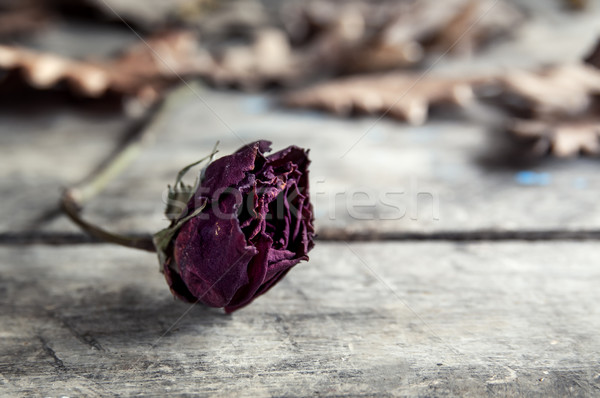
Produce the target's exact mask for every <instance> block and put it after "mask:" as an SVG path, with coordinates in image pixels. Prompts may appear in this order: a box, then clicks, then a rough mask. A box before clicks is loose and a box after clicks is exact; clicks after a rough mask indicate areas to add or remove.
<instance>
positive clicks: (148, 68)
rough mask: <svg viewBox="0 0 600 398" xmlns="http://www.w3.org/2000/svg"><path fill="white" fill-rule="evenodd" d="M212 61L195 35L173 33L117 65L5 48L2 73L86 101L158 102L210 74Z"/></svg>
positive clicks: (2, 49)
mask: <svg viewBox="0 0 600 398" xmlns="http://www.w3.org/2000/svg"><path fill="white" fill-rule="evenodd" d="M207 57H208V56H207V55H206V54H203V53H202V52H201V51H199V50H198V49H197V48H196V38H195V36H194V35H193V34H191V33H189V32H169V33H165V34H161V35H157V36H155V37H152V38H150V39H148V40H147V41H144V42H143V43H140V44H138V45H136V46H134V47H133V48H131V49H129V50H128V51H126V52H125V53H124V54H122V55H121V56H120V57H118V58H116V59H115V60H113V61H107V62H96V63H95V62H84V61H76V60H72V59H67V58H63V57H60V56H57V55H54V54H45V53H39V52H35V51H31V50H28V49H25V48H22V47H13V46H0V72H5V73H4V78H5V79H8V78H22V79H24V80H25V82H26V83H27V84H29V85H31V86H32V87H34V88H36V89H50V88H55V87H57V86H58V85H59V84H61V83H66V84H67V86H68V87H69V88H70V89H71V90H72V91H73V92H75V93H77V94H79V95H82V96H85V97H91V98H97V97H100V96H102V95H104V94H106V93H108V92H112V93H116V94H120V95H125V96H135V97H138V98H140V99H142V100H144V101H146V102H152V101H154V100H155V99H156V98H158V97H159V96H160V95H161V93H162V91H163V90H164V89H166V88H167V87H168V86H169V85H171V84H173V82H176V81H178V80H179V79H180V77H182V76H187V75H189V74H197V73H200V71H202V70H205V68H206V65H207V63H208V62H209V61H208V59H207Z"/></svg>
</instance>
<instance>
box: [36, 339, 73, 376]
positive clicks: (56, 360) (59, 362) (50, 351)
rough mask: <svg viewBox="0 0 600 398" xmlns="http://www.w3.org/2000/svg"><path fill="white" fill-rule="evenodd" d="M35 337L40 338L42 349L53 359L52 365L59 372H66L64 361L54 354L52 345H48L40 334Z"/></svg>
mask: <svg viewBox="0 0 600 398" xmlns="http://www.w3.org/2000/svg"><path fill="white" fill-rule="evenodd" d="M37 337H38V339H39V340H40V343H42V349H43V350H44V352H45V353H46V354H47V355H48V356H49V357H50V358H52V360H53V361H54V367H55V368H56V369H57V370H59V371H61V372H66V371H67V367H66V366H65V364H64V362H63V361H62V360H61V359H60V358H59V357H58V355H56V352H55V351H54V350H53V349H52V347H50V346H49V345H48V342H47V341H46V339H44V338H43V337H42V336H37Z"/></svg>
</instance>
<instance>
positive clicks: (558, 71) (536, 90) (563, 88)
mask: <svg viewBox="0 0 600 398" xmlns="http://www.w3.org/2000/svg"><path fill="white" fill-rule="evenodd" d="M499 83H500V85H501V87H502V91H503V93H502V94H501V97H503V100H504V101H505V102H507V103H509V104H510V103H511V102H513V103H515V102H516V105H517V107H518V108H524V109H529V110H530V111H531V113H532V115H533V116H535V117H544V116H560V115H565V116H571V115H577V114H581V113H583V112H585V111H586V110H587V109H588V108H589V107H590V105H591V103H592V101H593V97H594V96H595V95H598V94H600V70H598V69H597V68H594V67H593V66H591V65H586V64H583V63H581V64H571V65H560V66H554V67H551V68H547V69H545V70H542V71H540V72H527V71H515V72H511V73H508V74H506V75H505V76H503V77H501V78H499Z"/></svg>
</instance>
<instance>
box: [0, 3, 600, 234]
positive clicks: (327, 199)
mask: <svg viewBox="0 0 600 398" xmlns="http://www.w3.org/2000/svg"><path fill="white" fill-rule="evenodd" d="M126 3H127V4H129V6H131V7H134V4H135V1H134V2H126ZM130 3H131V4H130ZM521 3H523V4H522V5H523V6H525V7H528V8H530V9H532V11H531V12H532V20H533V22H530V23H528V24H527V25H526V26H525V27H524V28H523V29H521V30H518V31H516V32H515V37H514V38H513V39H512V40H508V41H506V42H504V43H501V44H499V45H498V46H496V47H492V48H490V49H489V50H486V51H485V52H484V53H483V55H479V56H477V57H476V58H474V59H470V60H463V61H459V60H452V59H451V58H450V59H445V60H443V61H442V62H439V63H438V64H436V65H435V68H434V72H435V73H455V72H457V71H461V73H463V74H464V73H467V72H469V73H475V72H479V73H483V72H486V73H494V72H497V71H498V70H499V69H506V68H510V67H524V66H525V67H531V66H533V65H540V64H543V63H547V62H551V61H554V62H558V61H569V60H575V59H578V58H581V56H582V55H583V54H585V52H586V51H588V49H589V48H590V46H591V45H592V44H593V42H594V40H595V39H596V38H597V37H598V36H599V35H600V26H598V25H597V23H596V21H597V18H598V16H599V15H600V3H597V2H591V3H592V4H591V8H590V9H589V10H588V11H587V12H586V13H580V14H573V15H571V16H566V14H564V13H559V12H558V11H557V8H556V7H555V6H556V5H555V6H552V7H550V6H548V4H547V2H545V1H544V2H521ZM559 28H560V29H559ZM82 30H83V28H82V27H81V26H75V27H73V26H70V27H65V28H63V29H62V30H60V29H59V30H58V31H57V32H50V33H48V32H43V33H41V34H40V35H38V36H37V37H34V38H33V39H30V42H31V43H33V44H34V45H35V46H36V47H38V48H48V49H52V50H53V51H62V52H64V53H67V54H69V55H73V56H79V57H84V56H85V50H86V48H88V47H85V46H82V45H81V43H82V42H85V43H87V44H89V48H88V51H90V52H92V51H94V50H95V51H97V52H98V53H107V52H110V51H109V50H114V49H116V48H118V47H119V45H124V43H127V42H128V41H130V40H131V35H127V34H125V33H123V32H119V33H113V34H112V35H110V34H107V33H105V34H104V37H106V40H105V41H104V42H103V41H98V40H94V41H89V40H88V39H87V38H86V37H87V36H83V37H84V40H78V39H77V38H78V37H80V36H81V31H82ZM61 32H62V33H61ZM69 32H70V33H69ZM88 36H89V37H95V36H93V35H88ZM65 42H74V43H79V44H78V45H65V44H62V45H61V43H65ZM88 42H89V43H88ZM550 42H551V43H552V46H548V45H547V44H548V43H550ZM61 49H62V50H61ZM195 87H196V88H195V89H193V90H190V89H188V88H187V87H185V86H184V88H183V90H182V91H181V92H180V93H179V94H178V95H177V96H178V98H176V99H175V101H174V102H175V103H176V104H177V106H176V107H175V108H174V109H172V110H171V111H170V112H169V114H168V115H166V117H165V119H164V120H161V121H160V123H158V124H157V125H155V126H154V127H155V129H156V130H157V139H156V142H155V144H154V145H153V146H151V147H149V148H148V150H147V151H146V153H145V155H144V156H143V157H142V158H141V159H139V161H138V162H136V163H135V164H134V165H133V166H132V167H131V169H129V170H128V171H127V173H125V175H124V176H123V178H121V179H120V180H118V181H116V182H115V183H114V184H112V185H111V186H110V187H109V189H108V190H107V191H106V193H105V194H104V195H103V196H102V197H101V198H99V199H98V200H97V201H96V202H94V203H92V204H91V205H90V206H89V207H88V209H87V212H88V214H89V215H90V217H91V218H92V219H94V220H96V221H98V222H106V223H108V224H111V225H113V226H115V227H118V228H121V229H122V230H129V231H133V232H147V231H155V230H157V229H159V228H162V227H163V226H164V225H165V221H164V217H163V216H162V209H163V206H164V205H163V203H162V202H163V201H162V194H163V193H164V190H165V188H166V185H167V184H168V183H171V182H172V179H173V177H174V175H175V174H176V172H177V170H178V169H179V168H181V167H182V166H183V165H185V164H187V163H189V162H192V161H194V160H196V159H198V158H199V157H202V156H204V155H205V154H206V153H207V152H208V151H209V150H210V148H212V146H213V145H214V143H215V141H217V140H220V141H221V149H222V153H228V152H230V151H232V150H235V149H237V148H238V147H239V146H240V145H242V144H243V143H247V142H251V141H253V140H256V139H260V138H264V139H270V140H272V141H273V142H274V147H275V149H279V148H283V147H285V146H287V145H289V144H296V145H299V146H304V147H309V148H311V157H312V159H313V165H312V186H313V191H314V192H315V195H314V201H315V204H316V209H317V212H316V216H317V219H318V228H321V229H323V228H339V229H342V230H345V231H379V232H407V231H410V232H419V233H421V232H423V233H435V232H439V231H442V232H448V231H450V232H452V231H465V230H467V231H477V230H499V231H506V230H508V231H516V230H522V229H528V230H542V231H543V230H561V229H568V230H581V229H596V230H597V229H599V228H600V213H599V212H597V211H596V209H597V205H596V203H597V200H596V197H597V196H596V194H595V193H596V190H597V189H598V186H599V185H600V176H599V175H598V173H597V172H596V168H597V161H596V160H589V159H588V160H585V159H584V160H577V161H572V160H568V161H545V162H542V163H540V164H535V165H531V164H526V165H518V164H517V162H515V159H514V157H511V156H510V154H506V153H504V152H503V149H502V148H501V141H502V137H503V134H502V133H501V132H499V131H496V130H494V129H493V128H490V127H489V124H490V123H489V117H491V116H489V115H487V114H485V113H483V114H481V112H480V110H478V109H474V110H471V111H470V114H471V116H473V117H470V118H469V117H465V118H462V119H461V120H448V119H447V118H444V117H441V118H434V120H432V121H431V122H430V123H427V124H426V125H425V126H421V127H410V126H406V125H403V124H399V123H395V122H392V121H389V120H381V121H377V119H375V118H358V119H351V120H343V119H338V118H334V117H329V116H325V115H321V114H318V113H313V112H292V111H284V110H282V109H279V108H277V107H276V105H274V104H275V98H273V97H268V96H257V95H239V94H234V93H222V92H221V93H220V92H214V91H212V90H209V89H203V88H199V87H197V86H195ZM5 112H6V113H7V114H5V115H4V116H2V120H1V123H0V132H1V134H0V135H1V138H0V139H1V140H2V145H1V146H0V147H1V148H0V154H1V155H2V156H1V157H2V162H3V164H4V166H3V168H5V170H6V171H4V172H3V182H2V183H1V188H0V189H1V190H2V192H11V191H13V190H14V189H15V186H17V185H21V186H22V187H23V188H19V192H20V194H19V195H18V198H17V195H13V199H14V200H15V203H14V204H11V205H10V206H6V207H4V209H5V211H6V216H5V217H3V218H2V221H1V224H0V231H2V232H8V231H11V232H20V231H22V230H23V229H24V226H26V225H30V224H31V223H32V222H35V221H36V220H39V219H40V217H42V216H43V215H45V214H48V213H49V212H51V210H52V209H53V208H55V207H56V205H55V203H56V199H57V196H58V192H59V190H60V188H61V187H62V186H64V185H68V184H72V183H73V182H76V181H77V180H78V179H80V178H82V177H83V176H85V175H86V173H89V171H91V170H92V169H93V168H94V166H95V165H96V164H97V162H98V161H99V160H100V159H101V158H102V154H103V153H104V154H107V153H109V152H110V150H112V149H113V148H114V146H115V137H116V135H118V134H119V132H120V130H122V128H123V125H124V124H123V123H124V122H123V121H121V124H118V123H116V122H113V121H111V120H110V119H109V120H108V121H101V120H100V119H99V118H97V117H96V118H88V119H85V118H77V117H74V116H62V117H61V116H53V117H49V116H48V115H46V116H41V118H39V117H38V118H37V119H35V118H34V119H33V120H25V121H23V120H19V119H18V117H16V116H14V115H13V114H12V111H11V110H6V111H5ZM28 112H30V113H31V114H33V115H35V114H36V111H35V109H34V110H28ZM37 114H38V115H39V112H38V113H37ZM49 142H50V143H52V144H51V145H52V146H53V148H48V145H49V144H48V143H49ZM65 142H67V143H69V144H65ZM5 143H6V144H5ZM15 147H18V148H19V150H18V151H15V150H14V149H13V148H15ZM73 148H77V150H73ZM53 151H55V152H53ZM31 159H36V161H35V162H32V161H31ZM30 164H31V165H30ZM29 165H30V166H29ZM74 165H76V166H74ZM527 170H533V171H535V172H538V173H544V177H543V178H542V179H541V181H543V182H542V183H541V185H537V186H536V185H535V184H534V185H533V186H532V185H526V186H524V185H523V183H522V182H519V179H518V173H519V172H520V171H527ZM28 187H29V188H28ZM38 189H42V190H43V192H44V194H43V195H39V194H36V192H37V191H38ZM357 191H358V192H360V191H365V192H367V193H369V194H370V195H371V198H372V199H373V200H374V201H375V202H376V203H375V205H374V206H368V207H362V208H361V207H358V206H359V205H360V204H361V203H360V202H361V201H364V196H361V195H360V194H357V196H355V197H354V199H353V195H354V193H355V192H357ZM401 192H403V193H401ZM419 193H422V194H421V195H419V196H417V194H419ZM383 194H388V198H387V199H386V200H387V201H388V203H387V204H385V203H381V201H380V197H381V195H383ZM431 197H433V198H434V200H432V199H431ZM367 203H368V202H367ZM434 203H439V205H437V206H436V205H434ZM354 206H357V207H356V208H355V207H354ZM333 209H335V210H333ZM557 209H560V211H557ZM36 226H37V229H38V230H40V229H41V230H44V231H52V232H65V231H67V232H74V231H76V230H75V229H74V228H73V226H72V225H71V224H70V223H69V222H68V221H67V220H66V219H65V218H60V219H58V220H57V219H50V220H49V222H48V223H47V224H42V225H36Z"/></svg>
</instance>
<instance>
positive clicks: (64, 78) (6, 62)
mask: <svg viewBox="0 0 600 398" xmlns="http://www.w3.org/2000/svg"><path fill="white" fill-rule="evenodd" d="M0 71H3V72H5V73H6V75H5V76H4V78H5V79H8V78H12V77H14V75H15V74H18V77H20V78H23V79H24V80H25V82H26V83H27V84H29V85H31V86H32V87H33V88H36V89H40V90H45V89H49V88H52V87H54V86H56V85H57V84H59V83H61V82H66V83H67V84H68V86H69V88H70V89H72V90H73V91H74V92H76V93H78V94H81V95H83V96H86V97H98V96H100V95H102V94H103V93H104V92H105V91H106V90H107V89H108V87H109V85H110V76H109V73H108V71H107V70H106V69H105V68H103V67H101V66H99V65H93V64H90V63H85V62H78V61H75V60H70V59H66V58H63V57H59V56H56V55H53V54H45V53H39V52H35V51H31V50H27V49H24V48H21V47H13V46H3V45H0ZM9 72H13V73H9Z"/></svg>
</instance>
